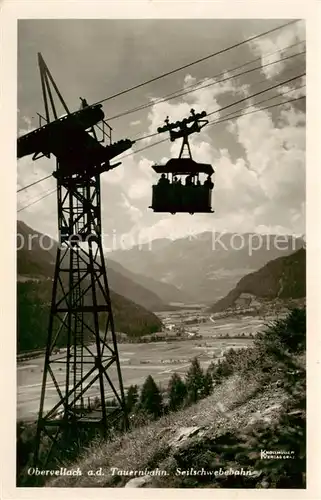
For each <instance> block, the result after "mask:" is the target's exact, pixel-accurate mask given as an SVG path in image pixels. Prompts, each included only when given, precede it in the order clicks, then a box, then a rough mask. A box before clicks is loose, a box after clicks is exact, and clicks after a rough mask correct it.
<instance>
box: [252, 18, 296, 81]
mask: <svg viewBox="0 0 321 500" xmlns="http://www.w3.org/2000/svg"><path fill="white" fill-rule="evenodd" d="M304 41H305V22H304V21H299V22H297V23H295V24H292V25H290V26H287V27H286V28H283V29H282V30H279V31H276V32H275V33H274V34H273V33H272V34H270V35H269V36H268V37H262V38H258V39H256V40H252V41H251V42H250V44H249V45H250V49H251V50H252V52H253V53H254V54H255V55H256V56H260V57H261V64H262V65H265V64H269V63H274V62H276V63H277V64H271V65H270V66H266V67H265V68H262V71H263V73H264V75H265V77H266V78H267V79H271V78H273V77H275V76H277V75H279V74H280V73H281V72H282V71H283V70H284V68H285V66H286V65H287V64H288V62H287V61H280V59H282V58H284V57H285V56H287V55H290V54H291V53H297V52H301V51H302V50H303V48H304V46H303V43H302V45H298V46H296V47H293V49H291V50H292V52H289V51H288V49H287V47H289V46H290V45H293V44H295V43H297V42H304ZM280 49H281V50H280ZM294 60H295V61H296V63H297V58H294Z"/></svg>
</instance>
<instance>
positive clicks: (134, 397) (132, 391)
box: [126, 385, 138, 412]
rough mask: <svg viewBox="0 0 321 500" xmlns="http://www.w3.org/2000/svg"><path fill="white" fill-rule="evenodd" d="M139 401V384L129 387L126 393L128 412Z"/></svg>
mask: <svg viewBox="0 0 321 500" xmlns="http://www.w3.org/2000/svg"><path fill="white" fill-rule="evenodd" d="M137 401H138V387H137V385H131V386H130V387H128V389H127V395H126V408H127V411H128V412H131V411H133V409H134V406H135V405H136V403H137Z"/></svg>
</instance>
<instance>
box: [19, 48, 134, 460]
mask: <svg viewBox="0 0 321 500" xmlns="http://www.w3.org/2000/svg"><path fill="white" fill-rule="evenodd" d="M38 62H39V69H40V77H41V86H42V94H43V102H44V108H45V117H43V116H41V115H39V128H38V129H36V130H34V131H32V132H30V133H28V134H26V135H24V136H22V137H20V138H19V139H18V143H17V156H18V158H21V157H23V156H25V155H29V154H32V155H33V159H34V160H36V159H38V158H40V157H42V156H46V157H48V158H50V156H51V154H53V155H54V156H55V157H56V170H55V171H54V172H53V176H54V177H55V178H56V181H57V207H58V230H59V242H58V243H59V244H58V249H57V257H56V266H55V273H54V279H53V289H52V302H51V311H50V319H49V329H48V339H47V347H46V354H45V363H44V370H43V380H42V389H41V398H40V408H39V415H38V424H37V434H36V450H35V463H38V461H39V453H40V445H41V442H42V438H43V437H44V436H48V438H49V440H50V442H51V449H52V448H53V447H54V446H56V445H59V441H60V440H61V439H62V441H63V439H64V436H66V435H68V432H69V431H70V430H75V429H80V428H81V427H86V428H88V427H96V428H99V429H100V430H101V431H102V433H103V435H106V434H107V431H108V429H109V427H110V425H112V424H113V423H114V422H115V421H117V422H118V423H119V421H120V419H122V421H123V425H124V427H125V428H126V426H127V416H126V409H125V397H124V388H123V382H122V374H121V368H120V361H119V354H118V348H117V339H116V333H115V325H114V318H113V313H112V307H111V299H110V292H109V287H108V280H107V273H106V267H105V260H104V253H103V247H102V233H101V191H100V174H101V173H102V172H106V171H108V170H110V169H112V168H115V167H116V166H117V165H119V164H120V162H119V163H116V164H114V165H111V164H110V160H111V159H112V158H114V157H116V156H117V155H119V154H120V153H122V152H123V151H126V150H127V149H129V148H130V147H131V146H132V144H133V141H130V140H128V139H126V140H122V141H119V142H116V143H112V138H111V132H112V129H111V127H110V126H109V125H108V123H107V122H106V121H105V120H104V113H103V111H102V109H101V108H102V106H101V105H93V106H88V105H87V102H86V100H85V99H82V105H81V109H80V110H78V111H76V112H74V113H70V111H69V109H68V107H67V105H66V103H65V101H64V99H63V97H62V95H61V94H60V92H59V89H58V87H57V85H56V83H55V82H54V80H53V77H52V75H51V73H50V71H49V69H48V67H47V65H46V64H45V62H44V60H43V58H42V56H41V54H38ZM57 99H58V102H59V103H60V106H62V109H63V111H64V115H63V116H60V117H59V116H58V111H57V107H56V102H55V101H57ZM43 122H45V123H44V124H42V123H43ZM96 128H98V130H99V131H100V133H101V134H100V135H102V137H101V139H98V132H97V131H96ZM104 142H106V144H105V145H104V144H103V143H104ZM94 400H95V404H93V401H94ZM111 400H113V401H111ZM110 403H111V404H110ZM48 458H49V456H47V460H48ZM47 460H46V461H47Z"/></svg>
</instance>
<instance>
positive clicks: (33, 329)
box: [17, 221, 166, 352]
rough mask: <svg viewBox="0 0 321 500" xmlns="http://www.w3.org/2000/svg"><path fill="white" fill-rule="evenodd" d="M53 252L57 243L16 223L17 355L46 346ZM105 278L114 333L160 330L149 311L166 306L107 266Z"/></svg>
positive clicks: (142, 333) (156, 318) (147, 291)
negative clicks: (106, 278) (107, 284)
mask: <svg viewBox="0 0 321 500" xmlns="http://www.w3.org/2000/svg"><path fill="white" fill-rule="evenodd" d="M40 242H41V244H40ZM45 249H47V250H45ZM56 251H57V242H55V241H54V240H52V239H51V238H50V237H49V236H46V235H43V234H41V233H39V232H37V231H35V230H33V229H32V228H30V227H29V226H27V225H26V224H25V223H23V222H21V221H18V223H17V318H18V351H19V352H20V351H23V350H28V349H36V348H40V347H44V345H45V341H46V335H47V328H48V318H49V311H50V303H51V291H52V278H53V274H54V267H55V257H56ZM116 267H117V265H116ZM108 278H109V286H110V288H111V292H110V293H111V300H112V307H113V314H114V320H115V327H116V330H117V331H119V332H123V333H127V334H128V335H129V336H131V337H136V336H141V335H145V334H149V333H153V332H156V331H159V330H160V329H161V328H162V323H161V321H160V320H159V318H158V317H157V316H156V315H155V314H153V312H152V310H157V309H159V310H160V309H166V305H165V304H164V303H163V302H162V300H161V299H160V298H159V297H158V296H157V295H156V294H155V293H153V292H152V291H151V290H147V289H145V288H144V287H143V286H141V285H140V284H138V283H134V282H132V281H131V280H130V279H129V278H128V277H126V276H123V275H122V274H120V273H119V272H117V271H115V270H113V269H112V268H110V267H109V268H108ZM132 299H135V300H132Z"/></svg>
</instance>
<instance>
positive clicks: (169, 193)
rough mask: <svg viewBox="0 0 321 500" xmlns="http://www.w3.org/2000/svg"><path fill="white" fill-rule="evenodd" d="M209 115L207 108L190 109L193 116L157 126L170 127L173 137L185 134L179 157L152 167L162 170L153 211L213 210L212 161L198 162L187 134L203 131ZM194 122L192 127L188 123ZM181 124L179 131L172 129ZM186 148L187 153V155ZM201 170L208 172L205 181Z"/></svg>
mask: <svg viewBox="0 0 321 500" xmlns="http://www.w3.org/2000/svg"><path fill="white" fill-rule="evenodd" d="M204 116H206V113H205V111H203V112H202V113H199V114H195V111H194V110H193V109H192V110H191V117H189V118H187V119H184V120H183V121H182V122H176V123H169V120H168V118H167V119H166V120H165V123H166V126H164V127H161V128H159V129H158V131H159V132H165V131H167V130H169V132H170V139H171V141H175V140H176V139H178V138H183V143H182V147H181V151H180V154H179V157H178V158H172V159H170V160H169V161H168V162H167V163H166V165H153V167H152V168H153V170H154V171H155V172H156V173H157V174H160V178H159V181H158V183H157V184H156V185H154V186H153V188H152V189H153V195H152V205H151V206H150V208H152V209H153V211H154V212H167V213H171V214H176V213H177V212H179V213H190V214H194V213H213V210H212V206H211V198H212V190H213V187H214V183H213V182H212V179H211V176H212V174H213V173H214V169H213V167H212V165H209V164H208V163H197V162H196V161H194V160H193V158H192V154H191V149H190V145H189V142H188V136H189V135H190V134H192V133H194V132H200V130H201V128H203V127H204V126H205V125H206V124H207V123H208V122H207V120H201V118H203V117H204ZM190 122H193V123H192V125H191V126H190V127H188V126H187V124H188V123H190ZM175 128H179V130H178V131H175V130H173V129H175ZM185 149H187V152H188V156H187V157H186V156H183V155H184V150H185ZM200 174H205V175H207V179H206V180H205V182H204V183H203V184H202V183H201V181H200V178H199V176H200Z"/></svg>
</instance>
